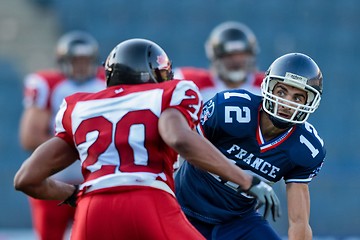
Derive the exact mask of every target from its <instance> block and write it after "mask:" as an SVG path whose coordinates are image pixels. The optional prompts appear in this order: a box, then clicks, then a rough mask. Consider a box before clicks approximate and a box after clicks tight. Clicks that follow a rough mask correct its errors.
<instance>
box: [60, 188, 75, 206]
mask: <svg viewBox="0 0 360 240" xmlns="http://www.w3.org/2000/svg"><path fill="white" fill-rule="evenodd" d="M74 187H75V189H74V192H73V193H72V194H71V195H70V196H69V197H68V198H67V199H65V200H64V201H62V202H61V203H59V204H58V205H59V206H60V205H63V204H67V205H69V206H71V207H76V200H77V194H78V192H79V185H74Z"/></svg>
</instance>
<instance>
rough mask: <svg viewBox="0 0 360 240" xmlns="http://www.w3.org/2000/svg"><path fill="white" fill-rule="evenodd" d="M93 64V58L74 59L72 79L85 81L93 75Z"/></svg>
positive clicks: (72, 62) (72, 61)
mask: <svg viewBox="0 0 360 240" xmlns="http://www.w3.org/2000/svg"><path fill="white" fill-rule="evenodd" d="M93 62H94V59H93V58H92V57H85V56H84V57H73V58H72V59H71V65H72V74H71V76H72V78H74V79H75V80H83V79H87V78H89V76H92V75H93V67H94V65H93Z"/></svg>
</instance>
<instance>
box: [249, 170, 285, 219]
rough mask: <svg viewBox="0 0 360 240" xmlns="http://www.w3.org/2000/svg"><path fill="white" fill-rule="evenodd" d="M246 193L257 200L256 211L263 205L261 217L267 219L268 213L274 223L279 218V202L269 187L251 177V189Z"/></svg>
mask: <svg viewBox="0 0 360 240" xmlns="http://www.w3.org/2000/svg"><path fill="white" fill-rule="evenodd" d="M246 193H248V194H250V195H252V196H254V197H256V198H257V200H258V204H257V206H256V209H259V208H260V207H261V206H263V205H265V211H264V215H263V216H264V218H265V219H266V218H267V217H268V215H269V213H270V211H271V213H272V217H273V220H274V221H276V219H277V218H279V217H280V214H281V213H280V201H279V199H278V197H277V196H276V194H275V192H274V190H273V188H272V187H271V186H269V185H268V184H266V183H265V182H263V181H261V180H260V179H259V178H257V177H255V176H253V180H252V184H251V187H250V188H249V189H248V190H247V191H246Z"/></svg>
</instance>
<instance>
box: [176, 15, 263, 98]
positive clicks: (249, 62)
mask: <svg viewBox="0 0 360 240" xmlns="http://www.w3.org/2000/svg"><path fill="white" fill-rule="evenodd" d="M205 51H206V55H207V57H208V59H209V60H210V63H211V66H210V69H203V68H195V67H180V68H176V69H175V70H174V74H175V78H176V79H187V80H192V81H194V82H195V84H196V85H197V86H198V87H199V89H200V93H201V95H202V96H203V98H204V101H207V100H208V99H210V98H211V97H213V96H214V95H215V94H216V93H218V92H220V91H223V90H227V89H237V88H242V89H246V90H248V91H250V92H252V93H254V94H259V95H260V85H261V82H262V79H263V78H264V73H263V72H260V71H258V70H257V67H256V56H257V54H258V52H259V48H258V43H257V40H256V37H255V35H254V33H253V32H252V31H251V30H250V29H249V28H248V27H247V26H245V25H244V24H242V23H239V22H233V21H229V22H224V23H221V24H220V25H218V26H216V27H215V28H214V29H213V30H212V31H211V33H210V36H209V38H208V40H207V41H206V43H205Z"/></svg>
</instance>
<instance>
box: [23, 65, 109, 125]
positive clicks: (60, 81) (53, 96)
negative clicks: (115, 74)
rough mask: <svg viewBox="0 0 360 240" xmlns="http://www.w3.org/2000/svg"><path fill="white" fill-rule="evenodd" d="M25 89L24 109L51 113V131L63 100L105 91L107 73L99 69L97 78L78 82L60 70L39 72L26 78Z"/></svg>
mask: <svg viewBox="0 0 360 240" xmlns="http://www.w3.org/2000/svg"><path fill="white" fill-rule="evenodd" d="M24 88H25V89H24V100H23V105H24V107H25V108H28V107H31V106H35V107H38V108H40V109H44V110H49V111H51V114H52V117H51V122H50V123H49V129H54V121H55V115H56V113H57V111H58V110H59V107H60V104H61V102H62V100H63V99H64V98H65V97H67V96H69V95H71V94H74V93H77V92H97V91H100V90H102V89H104V88H105V73H104V69H103V68H99V71H98V74H97V76H96V78H93V79H89V80H86V81H84V82H77V81H75V80H74V81H72V80H70V79H68V78H66V77H65V76H64V75H63V74H62V73H61V72H60V71H58V70H44V71H38V72H36V73H32V74H29V75H27V76H26V77H25V80H24ZM52 132H53V131H52Z"/></svg>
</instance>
